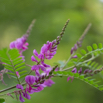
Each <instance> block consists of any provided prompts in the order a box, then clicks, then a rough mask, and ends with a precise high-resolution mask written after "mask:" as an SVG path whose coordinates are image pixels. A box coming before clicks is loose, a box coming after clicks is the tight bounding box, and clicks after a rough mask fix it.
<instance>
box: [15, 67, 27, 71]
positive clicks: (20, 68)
mask: <svg viewBox="0 0 103 103" xmlns="http://www.w3.org/2000/svg"><path fill="white" fill-rule="evenodd" d="M24 68H26V66H22V67H19V68H17V69H16V71H19V70H22V69H24Z"/></svg>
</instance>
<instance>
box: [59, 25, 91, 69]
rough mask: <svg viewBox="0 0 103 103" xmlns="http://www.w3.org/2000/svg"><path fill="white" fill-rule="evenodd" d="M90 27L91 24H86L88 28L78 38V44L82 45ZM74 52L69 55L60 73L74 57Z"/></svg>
mask: <svg viewBox="0 0 103 103" xmlns="http://www.w3.org/2000/svg"><path fill="white" fill-rule="evenodd" d="M91 25H92V24H91V23H89V24H88V26H87V27H86V29H85V30H84V32H83V34H82V35H81V37H80V38H79V40H78V43H79V42H80V44H81V43H82V41H83V39H84V37H85V35H86V34H87V32H88V31H89V29H90V27H91ZM75 52H76V51H75ZM75 52H73V53H72V54H71V55H70V57H69V58H68V60H67V61H66V63H65V65H64V66H63V67H62V68H61V69H60V70H61V71H62V69H63V68H64V67H65V66H66V65H67V63H68V62H69V61H70V59H71V58H72V56H73V55H74V53H75Z"/></svg>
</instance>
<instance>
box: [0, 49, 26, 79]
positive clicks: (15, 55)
mask: <svg viewBox="0 0 103 103" xmlns="http://www.w3.org/2000/svg"><path fill="white" fill-rule="evenodd" d="M0 60H1V62H3V63H4V64H3V65H4V68H6V69H8V70H9V71H12V72H8V73H7V74H10V76H11V77H13V78H15V79H17V76H16V70H17V71H19V70H22V71H21V72H20V74H22V75H23V74H24V73H26V71H23V69H24V68H25V66H24V65H25V62H24V61H23V60H22V57H20V53H19V51H18V50H17V49H10V50H8V49H7V48H6V49H2V50H0Z"/></svg>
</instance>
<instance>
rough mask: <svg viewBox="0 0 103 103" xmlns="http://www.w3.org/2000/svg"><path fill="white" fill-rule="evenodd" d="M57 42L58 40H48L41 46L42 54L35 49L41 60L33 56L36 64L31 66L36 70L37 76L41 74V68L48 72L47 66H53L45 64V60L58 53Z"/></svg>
mask: <svg viewBox="0 0 103 103" xmlns="http://www.w3.org/2000/svg"><path fill="white" fill-rule="evenodd" d="M56 43H57V42H56V40H54V41H52V42H49V41H47V43H46V44H44V45H43V46H42V47H41V51H40V54H38V52H37V51H36V50H35V49H34V50H33V54H34V55H35V56H36V57H38V58H39V61H38V60H37V59H36V58H35V57H34V56H31V60H32V61H33V62H36V65H34V66H32V68H31V70H32V71H35V74H36V76H40V75H41V74H40V72H39V71H40V69H41V70H42V71H43V73H46V72H47V71H48V70H47V68H49V69H51V66H50V65H47V64H45V63H44V60H45V59H48V60H50V59H52V58H53V56H54V55H55V54H56V51H57V44H56ZM49 72H50V71H49Z"/></svg>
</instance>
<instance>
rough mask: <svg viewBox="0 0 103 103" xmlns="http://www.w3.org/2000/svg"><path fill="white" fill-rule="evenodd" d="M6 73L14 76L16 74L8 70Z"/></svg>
mask: <svg viewBox="0 0 103 103" xmlns="http://www.w3.org/2000/svg"><path fill="white" fill-rule="evenodd" d="M7 74H10V75H14V76H16V75H15V74H14V73H10V72H7Z"/></svg>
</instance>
